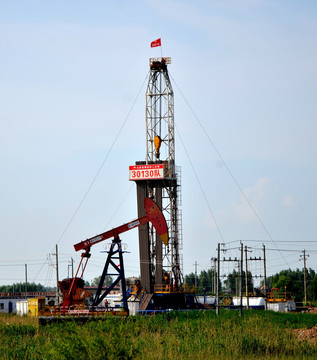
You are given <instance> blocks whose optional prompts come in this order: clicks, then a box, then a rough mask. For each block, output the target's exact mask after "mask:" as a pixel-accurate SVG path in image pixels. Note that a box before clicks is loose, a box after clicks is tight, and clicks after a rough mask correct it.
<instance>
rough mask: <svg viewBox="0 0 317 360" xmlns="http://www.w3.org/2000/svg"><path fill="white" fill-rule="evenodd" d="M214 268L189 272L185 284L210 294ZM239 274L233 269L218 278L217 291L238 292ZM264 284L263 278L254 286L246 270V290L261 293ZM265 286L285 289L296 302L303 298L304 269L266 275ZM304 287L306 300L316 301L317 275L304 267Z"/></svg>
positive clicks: (214, 280) (243, 275)
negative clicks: (196, 272)
mask: <svg viewBox="0 0 317 360" xmlns="http://www.w3.org/2000/svg"><path fill="white" fill-rule="evenodd" d="M215 275H216V274H215V271H214V269H209V270H207V271H206V270H203V271H201V272H200V274H199V275H198V274H197V275H195V274H194V273H190V274H188V275H185V284H187V285H189V286H195V284H196V287H197V288H198V290H199V291H203V289H205V291H206V292H207V293H210V294H215V292H216V290H215V289H216V287H215V285H216V283H215V282H216V281H217V280H216V276H215ZM245 278H246V277H245V272H244V271H243V273H242V291H243V292H244V293H245V289H246V286H245V283H246V279H245ZM239 280H240V275H239V273H238V272H237V271H236V270H233V271H232V272H231V273H229V274H228V275H227V276H226V277H225V278H220V279H219V291H220V292H227V293H230V294H238V293H239V289H240V284H239V283H240V281H239ZM263 285H264V280H263V279H262V280H261V281H260V287H255V286H254V277H253V275H252V273H251V272H249V271H248V292H249V293H250V292H251V293H253V294H255V295H260V294H261V293H262V291H261V287H262V286H263ZM266 288H267V289H272V288H278V289H279V290H280V291H287V292H288V293H291V295H293V296H294V297H295V301H296V302H300V301H303V300H304V295H305V287H304V269H302V270H300V269H296V270H291V269H288V270H282V271H280V272H279V273H276V274H275V275H272V276H268V277H267V278H266ZM306 289H307V300H308V301H317V275H316V273H315V271H314V270H313V269H311V268H309V269H306Z"/></svg>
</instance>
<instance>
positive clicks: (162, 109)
mask: <svg viewBox="0 0 317 360" xmlns="http://www.w3.org/2000/svg"><path fill="white" fill-rule="evenodd" d="M169 64H171V58H169V57H161V58H150V59H149V66H150V71H149V77H148V83H147V88H146V118H145V122H146V161H136V163H135V165H133V166H130V167H129V180H131V181H135V183H136V191H137V202H138V216H143V215H144V208H143V206H142V204H143V201H144V199H145V198H146V197H150V198H151V199H152V200H153V201H155V202H156V203H157V204H158V206H159V207H160V208H161V209H162V212H163V214H164V217H165V219H166V222H167V225H168V234H169V239H170V241H169V244H168V245H167V246H163V245H162V242H161V241H160V239H159V237H158V235H157V234H156V232H155V229H154V228H153V226H152V225H151V224H145V225H142V226H140V227H139V255H140V273H141V284H142V286H143V288H144V290H145V292H146V293H148V294H154V293H156V292H158V291H159V289H160V288H161V289H162V287H164V288H165V289H166V286H168V288H169V289H173V291H175V292H178V291H179V290H180V289H181V286H182V283H183V278H182V257H181V254H180V250H181V249H182V225H181V211H180V205H181V187H180V167H177V166H176V165H175V135H174V93H173V89H172V85H171V81H170V78H169V74H168V70H167V65H169ZM146 305H147V304H143V305H142V304H141V305H140V309H141V308H144V309H145V308H146Z"/></svg>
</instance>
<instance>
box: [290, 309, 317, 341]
mask: <svg viewBox="0 0 317 360" xmlns="http://www.w3.org/2000/svg"><path fill="white" fill-rule="evenodd" d="M308 311H309V312H310V313H314V314H315V313H317V307H316V306H315V307H311V308H309V310H308ZM292 332H293V334H294V335H295V336H296V337H297V338H298V339H299V340H308V341H310V342H313V343H315V344H317V325H315V326H314V327H312V328H307V329H295V330H292Z"/></svg>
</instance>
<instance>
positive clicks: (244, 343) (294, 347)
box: [0, 310, 317, 360]
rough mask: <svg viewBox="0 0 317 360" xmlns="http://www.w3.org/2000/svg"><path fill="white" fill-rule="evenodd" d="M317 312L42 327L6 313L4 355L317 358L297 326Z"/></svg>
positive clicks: (195, 314)
mask: <svg viewBox="0 0 317 360" xmlns="http://www.w3.org/2000/svg"><path fill="white" fill-rule="evenodd" d="M315 324H317V314H280V313H273V312H264V311H262V312H261V311H259V312H257V311H251V310H250V311H245V312H244V316H243V317H242V318H241V317H239V315H238V312H236V311H226V310H222V311H221V313H220V316H216V314H215V312H214V311H190V312H172V313H168V314H167V313H165V314H160V315H156V316H137V317H129V318H125V319H117V318H109V319H107V320H105V321H95V322H93V321H92V322H89V323H87V324H85V325H80V324H78V323H76V322H74V321H70V322H65V323H59V324H51V325H47V326H43V327H39V326H38V325H37V324H36V323H35V322H34V319H30V318H26V317H24V318H23V317H22V318H19V317H17V316H6V317H4V316H2V317H0V358H1V359H59V360H60V359H76V360H80V359H150V360H151V359H193V358H195V359H206V358H207V359H259V358H263V359H264V358H270V359H286V358H287V359H292V358H293V359H316V358H317V345H316V344H313V343H310V342H306V341H304V342H303V341H299V340H297V339H296V338H295V337H294V336H293V335H292V332H291V331H288V330H287V329H294V328H300V327H311V326H314V325H315Z"/></svg>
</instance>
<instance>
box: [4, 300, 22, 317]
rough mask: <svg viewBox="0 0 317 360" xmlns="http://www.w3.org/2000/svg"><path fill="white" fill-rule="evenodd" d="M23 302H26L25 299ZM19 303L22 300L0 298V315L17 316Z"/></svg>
mask: <svg viewBox="0 0 317 360" xmlns="http://www.w3.org/2000/svg"><path fill="white" fill-rule="evenodd" d="M23 300H25V299H23ZM19 301H21V299H3V298H0V313H5V314H11V313H12V314H15V313H16V312H17V302H19ZM25 301H26V300H25Z"/></svg>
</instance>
